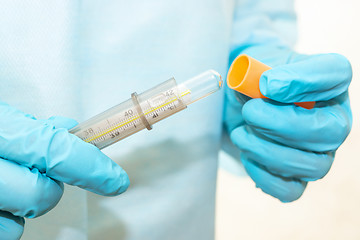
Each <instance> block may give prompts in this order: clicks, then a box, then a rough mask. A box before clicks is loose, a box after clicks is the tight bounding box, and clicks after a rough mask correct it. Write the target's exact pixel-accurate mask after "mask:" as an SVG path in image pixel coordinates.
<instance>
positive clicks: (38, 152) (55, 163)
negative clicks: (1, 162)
mask: <svg viewBox="0 0 360 240" xmlns="http://www.w3.org/2000/svg"><path fill="white" fill-rule="evenodd" d="M0 116H1V117H0V126H2V127H1V129H0V130H1V138H0V157H2V158H4V159H8V160H10V161H14V162H17V163H18V164H21V165H24V166H27V167H29V168H31V169H32V168H37V169H39V170H40V172H42V173H46V175H47V176H49V177H51V178H53V179H56V180H58V181H61V182H65V183H68V184H71V185H74V186H78V187H81V188H84V189H86V190H89V191H92V192H95V193H98V194H102V195H108V196H112V195H118V194H120V193H122V192H124V191H125V190H126V189H127V187H128V185H129V178H128V176H127V174H126V172H125V171H124V170H123V169H122V168H121V167H120V166H118V165H117V164H116V163H115V162H113V161H112V160H111V159H110V158H108V157H107V156H106V155H105V154H103V153H102V152H101V151H100V150H99V149H98V148H96V147H95V146H93V145H91V144H88V143H85V142H83V141H82V140H81V139H79V138H78V137H76V136H75V135H72V134H70V133H69V132H68V131H67V130H66V129H65V128H56V127H55V126H54V125H51V124H47V123H44V122H43V121H38V120H34V119H30V118H28V117H27V116H26V115H25V114H23V113H22V112H20V111H18V110H16V109H14V108H12V107H11V106H9V105H7V104H5V103H2V102H0ZM69 125H70V124H69Z"/></svg>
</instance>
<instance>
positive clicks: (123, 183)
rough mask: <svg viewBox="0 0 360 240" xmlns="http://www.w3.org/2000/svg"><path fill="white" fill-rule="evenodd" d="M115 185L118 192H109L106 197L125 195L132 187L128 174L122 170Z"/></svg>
mask: <svg viewBox="0 0 360 240" xmlns="http://www.w3.org/2000/svg"><path fill="white" fill-rule="evenodd" d="M115 183H117V187H116V188H115V189H116V190H115V191H113V192H109V193H108V194H107V195H106V196H117V195H120V194H122V193H124V192H125V191H126V190H127V189H128V187H129V185H130V179H129V176H128V175H127V173H126V172H125V171H124V170H123V169H122V168H121V171H120V175H119V177H118V180H116V182H115Z"/></svg>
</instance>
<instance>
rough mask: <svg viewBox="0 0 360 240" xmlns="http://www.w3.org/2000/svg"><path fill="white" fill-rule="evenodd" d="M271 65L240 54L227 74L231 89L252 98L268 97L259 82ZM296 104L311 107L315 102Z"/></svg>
mask: <svg viewBox="0 0 360 240" xmlns="http://www.w3.org/2000/svg"><path fill="white" fill-rule="evenodd" d="M270 69H271V67H269V66H268V65H266V64H264V63H262V62H259V61H258V60H256V59H254V58H252V57H250V56H248V55H246V54H241V55H239V56H238V57H237V58H236V59H235V60H234V61H233V63H232V64H231V66H230V69H229V72H228V74H227V84H228V86H229V87H230V88H231V89H234V90H235V91H238V92H240V93H242V94H244V95H246V96H248V97H251V98H267V97H265V96H264V95H262V94H261V92H260V87H259V82H260V77H261V75H262V74H263V72H265V71H267V70H270ZM295 104H296V105H298V106H300V107H303V108H306V109H311V108H313V107H314V105H315V102H301V103H295Z"/></svg>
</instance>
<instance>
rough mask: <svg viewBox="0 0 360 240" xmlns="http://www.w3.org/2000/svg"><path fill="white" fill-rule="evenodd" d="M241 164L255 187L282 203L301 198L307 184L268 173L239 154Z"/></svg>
mask: <svg viewBox="0 0 360 240" xmlns="http://www.w3.org/2000/svg"><path fill="white" fill-rule="evenodd" d="M240 157H241V162H242V163H243V165H244V168H245V170H246V172H247V173H248V174H249V176H250V177H251V178H252V179H253V181H254V182H255V184H256V187H259V188H260V189H261V190H262V191H263V192H265V193H267V194H269V195H271V196H273V197H275V198H277V199H279V200H280V201H282V202H292V201H295V200H297V199H298V198H300V197H301V195H302V194H303V192H304V191H305V188H306V185H307V182H304V181H301V180H298V179H296V178H284V177H281V176H277V175H274V174H271V173H270V172H268V171H267V170H266V169H265V168H264V167H262V166H261V165H259V164H258V163H255V162H253V161H252V160H251V159H250V158H248V157H247V156H246V154H244V153H242V154H241V156H240Z"/></svg>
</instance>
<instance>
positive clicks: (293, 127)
mask: <svg viewBox="0 0 360 240" xmlns="http://www.w3.org/2000/svg"><path fill="white" fill-rule="evenodd" d="M242 53H246V54H248V55H249V56H252V57H254V58H256V59H258V60H259V61H262V62H264V63H265V64H267V65H269V66H270V67H272V68H273V69H271V70H268V71H266V72H264V73H263V75H262V76H261V78H260V91H261V93H262V94H263V95H264V96H266V97H268V98H270V99H272V100H269V99H250V98H248V97H246V96H244V95H242V94H240V93H237V92H234V91H233V90H230V89H227V90H226V91H227V93H226V102H225V104H226V105H225V115H224V118H225V126H226V128H227V130H228V132H229V134H230V138H231V140H232V141H233V143H234V144H235V145H236V146H237V147H238V148H240V149H241V154H240V155H241V156H240V158H241V162H242V163H243V165H244V167H245V169H246V171H247V173H248V174H249V176H250V177H251V178H252V179H253V180H254V182H255V183H256V186H257V187H259V188H261V189H262V190H263V191H264V192H265V193H267V194H270V195H272V196H274V197H276V198H278V199H280V200H281V201H283V202H290V201H294V200H296V199H298V198H299V197H300V196H301V195H302V193H303V192H304V190H305V188H306V185H307V182H308V181H314V180H318V179H320V178H322V177H324V176H325V175H326V174H327V172H328V171H329V169H330V167H331V165H332V162H333V160H334V156H335V151H336V150H337V148H338V147H339V146H340V145H341V144H342V143H343V142H344V140H345V138H346V137H347V135H348V134H349V132H350V129H351V125H352V115H351V110H350V104H349V97H348V86H349V84H350V81H351V78H352V70H351V66H350V63H349V62H348V61H347V59H346V58H345V57H343V56H341V55H338V54H319V55H301V54H297V53H294V52H292V51H291V50H289V49H285V48H271V47H267V46H264V47H253V48H249V49H247V50H246V51H245V52H242ZM305 101H316V105H315V108H314V109H311V110H307V109H304V108H301V107H299V106H296V105H294V104H290V103H294V102H305Z"/></svg>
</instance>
